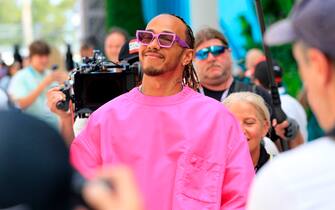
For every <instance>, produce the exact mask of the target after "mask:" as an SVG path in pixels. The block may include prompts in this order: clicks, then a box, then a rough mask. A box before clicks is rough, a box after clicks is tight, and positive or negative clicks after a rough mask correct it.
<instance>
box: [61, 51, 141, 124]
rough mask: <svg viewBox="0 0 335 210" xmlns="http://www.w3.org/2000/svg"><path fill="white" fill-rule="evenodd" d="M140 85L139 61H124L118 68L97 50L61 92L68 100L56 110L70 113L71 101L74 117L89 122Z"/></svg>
mask: <svg viewBox="0 0 335 210" xmlns="http://www.w3.org/2000/svg"><path fill="white" fill-rule="evenodd" d="M140 81H141V71H140V65H139V61H138V58H137V59H135V60H134V59H132V60H127V59H124V60H122V61H121V62H120V63H118V64H116V63H113V62H111V61H108V60H107V59H106V58H105V57H104V56H103V55H102V54H101V53H100V51H99V50H95V51H94V53H93V56H92V57H90V58H88V57H84V58H83V59H82V63H80V64H76V68H75V69H74V70H72V71H71V72H70V79H69V80H68V81H66V82H65V83H64V86H63V87H62V88H61V91H62V92H63V93H64V94H65V96H66V99H65V100H63V101H58V102H57V104H56V107H57V108H58V109H60V110H64V111H67V110H68V109H69V105H70V103H71V101H72V102H73V103H74V113H75V115H76V116H78V117H80V118H86V117H88V116H89V115H90V114H91V113H92V112H93V111H95V110H96V109H98V108H99V107H100V106H101V105H103V104H104V103H106V102H108V101H110V100H111V99H113V98H115V97H117V96H119V95H121V94H123V93H126V92H128V91H129V90H131V89H132V88H134V87H135V86H137V85H138V84H139V83H140Z"/></svg>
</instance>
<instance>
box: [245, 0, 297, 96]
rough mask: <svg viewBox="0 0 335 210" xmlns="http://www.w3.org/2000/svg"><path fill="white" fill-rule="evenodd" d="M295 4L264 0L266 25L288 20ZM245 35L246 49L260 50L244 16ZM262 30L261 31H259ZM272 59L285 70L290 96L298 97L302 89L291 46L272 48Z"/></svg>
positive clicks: (282, 0)
mask: <svg viewBox="0 0 335 210" xmlns="http://www.w3.org/2000/svg"><path fill="white" fill-rule="evenodd" d="M293 4H294V0H262V7H263V12H264V17H265V24H266V25H270V24H272V23H274V22H276V21H278V20H280V19H283V18H286V17H287V16H288V15H289V12H290V10H291V8H292V6H293ZM240 21H241V24H242V28H243V30H242V31H243V33H242V35H243V36H244V37H245V38H246V45H245V48H246V49H247V50H249V49H251V48H254V47H256V48H260V49H262V47H261V43H255V41H254V40H253V39H252V34H251V27H250V24H248V22H247V21H246V20H245V18H244V17H243V16H241V18H240ZM259 30H260V29H259ZM270 50H271V54H272V58H273V59H275V60H277V61H278V62H279V64H280V65H281V66H282V67H283V69H284V83H285V85H286V88H287V91H288V93H289V94H291V95H293V96H296V95H297V93H298V91H299V90H300V88H301V81H300V78H299V76H298V72H297V66H296V62H295V60H294V58H293V56H292V47H291V45H284V46H279V47H272V48H271V49H270Z"/></svg>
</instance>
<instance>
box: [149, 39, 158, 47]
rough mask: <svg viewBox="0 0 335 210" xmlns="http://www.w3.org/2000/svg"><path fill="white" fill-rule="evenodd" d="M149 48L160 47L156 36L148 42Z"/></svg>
mask: <svg viewBox="0 0 335 210" xmlns="http://www.w3.org/2000/svg"><path fill="white" fill-rule="evenodd" d="M148 48H149V49H160V45H159V43H158V37H154V38H153V40H152V41H151V42H150V43H149V44H148Z"/></svg>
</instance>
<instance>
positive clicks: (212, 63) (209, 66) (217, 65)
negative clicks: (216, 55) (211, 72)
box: [206, 61, 222, 70]
mask: <svg viewBox="0 0 335 210" xmlns="http://www.w3.org/2000/svg"><path fill="white" fill-rule="evenodd" d="M212 67H219V68H222V65H221V64H220V63H218V62H216V61H214V62H211V63H209V64H208V65H207V67H206V69H207V70H208V69H210V68H212Z"/></svg>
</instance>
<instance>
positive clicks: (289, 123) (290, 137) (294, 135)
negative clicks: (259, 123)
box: [272, 118, 304, 149]
mask: <svg viewBox="0 0 335 210" xmlns="http://www.w3.org/2000/svg"><path fill="white" fill-rule="evenodd" d="M272 126H273V127H274V128H275V132H276V134H277V136H279V137H280V138H281V139H283V140H285V141H288V145H289V148H291V149H292V148H294V147H297V146H299V145H301V144H303V143H304V139H303V137H302V134H301V132H300V129H299V125H298V123H297V122H296V121H295V120H294V119H292V118H287V120H285V121H284V122H282V123H280V124H278V123H277V121H276V119H274V120H273V123H272Z"/></svg>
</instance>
